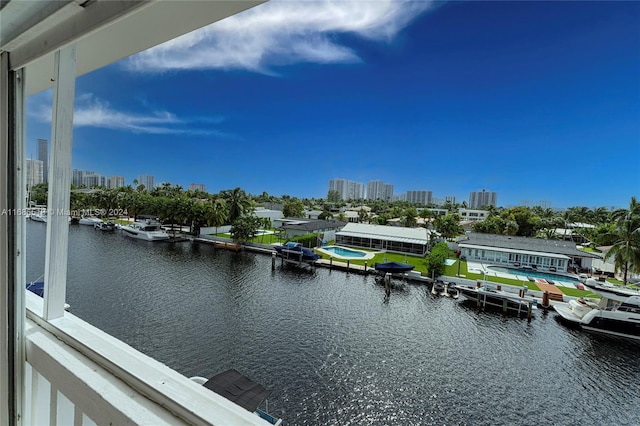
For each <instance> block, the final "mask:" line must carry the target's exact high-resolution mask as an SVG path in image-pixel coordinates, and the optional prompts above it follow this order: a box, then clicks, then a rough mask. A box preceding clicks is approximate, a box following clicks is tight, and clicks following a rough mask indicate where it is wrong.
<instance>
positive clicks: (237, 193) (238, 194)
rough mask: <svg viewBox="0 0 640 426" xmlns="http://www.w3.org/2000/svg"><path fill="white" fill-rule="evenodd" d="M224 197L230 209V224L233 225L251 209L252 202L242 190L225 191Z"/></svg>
mask: <svg viewBox="0 0 640 426" xmlns="http://www.w3.org/2000/svg"><path fill="white" fill-rule="evenodd" d="M223 196H224V198H225V200H226V201H227V205H228V207H229V210H228V211H229V222H231V223H233V222H235V221H236V219H237V218H239V217H240V216H242V215H244V214H245V213H248V212H249V210H250V208H251V200H250V199H249V197H248V196H247V193H246V192H244V190H243V189H241V188H235V189H233V190H231V191H224V192H223Z"/></svg>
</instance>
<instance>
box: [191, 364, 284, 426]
mask: <svg viewBox="0 0 640 426" xmlns="http://www.w3.org/2000/svg"><path fill="white" fill-rule="evenodd" d="M191 380H192V381H194V382H196V383H198V384H199V385H203V386H204V387H205V388H207V389H209V390H211V391H213V392H215V393H217V394H218V395H221V396H223V397H225V398H227V399H228V400H229V401H231V402H233V403H234V404H237V405H239V406H241V407H242V408H244V409H245V410H248V411H250V412H252V413H255V414H256V415H257V416H259V417H260V418H261V419H263V420H264V421H265V422H266V423H268V424H270V425H275V426H279V425H281V424H282V419H278V418H276V417H273V416H272V415H270V414H268V413H267V411H268V408H267V409H266V410H261V409H260V408H258V407H259V406H260V405H261V404H262V403H263V402H264V401H266V399H267V397H268V396H269V395H270V394H271V391H270V390H267V389H265V388H264V386H262V385H261V384H259V383H256V382H254V381H253V380H251V379H249V378H248V377H246V376H243V375H242V374H240V373H239V372H237V371H236V370H234V369H230V370H227V371H224V372H222V373H218V374H216V375H215V376H213V377H211V378H210V379H207V378H205V377H200V376H195V377H191Z"/></svg>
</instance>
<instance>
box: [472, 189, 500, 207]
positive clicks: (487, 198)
mask: <svg viewBox="0 0 640 426" xmlns="http://www.w3.org/2000/svg"><path fill="white" fill-rule="evenodd" d="M497 204H498V193H496V192H489V191H485V190H484V189H483V190H482V191H472V192H471V193H470V194H469V208H470V209H481V208H484V207H487V206H496V205H497Z"/></svg>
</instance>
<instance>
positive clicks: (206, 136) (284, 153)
mask: <svg viewBox="0 0 640 426" xmlns="http://www.w3.org/2000/svg"><path fill="white" fill-rule="evenodd" d="M51 100H52V93H51V91H47V92H43V93H40V94H37V95H33V96H31V97H30V98H28V100H27V157H30V156H32V157H33V158H36V157H37V148H36V139H38V138H44V139H50V135H51V129H50V121H51V118H50V114H51ZM73 138H74V139H73V160H72V164H73V168H77V169H82V170H92V171H96V172H98V173H100V174H102V175H104V176H113V175H121V176H124V177H125V183H126V184H132V182H133V179H136V178H137V177H138V176H139V175H142V174H146V175H153V176H154V177H155V181H156V182H170V183H173V184H179V185H182V186H183V187H185V188H186V187H188V185H189V184H191V183H202V184H205V185H206V189H207V191H208V192H211V193H217V192H219V191H221V190H225V189H233V188H236V187H240V188H242V189H244V190H245V191H246V192H247V193H250V194H256V195H257V194H262V193H263V192H267V193H269V194H271V195H276V196H282V195H290V196H295V197H299V198H305V197H306V198H312V197H315V198H325V197H326V196H327V192H328V185H329V180H331V179H335V178H340V179H348V180H351V181H355V182H360V183H363V184H365V187H366V184H367V182H369V181H372V180H382V181H383V182H385V183H389V184H392V185H393V186H394V193H395V194H400V193H403V192H406V191H408V190H427V191H432V192H433V196H434V197H436V198H444V197H445V196H450V195H453V196H456V197H457V200H458V202H462V201H467V202H468V199H469V192H471V191H479V190H482V189H486V190H488V191H495V192H497V194H498V205H500V206H505V207H508V206H514V205H520V204H523V203H527V204H530V205H536V204H538V203H540V202H544V203H545V204H547V205H550V206H551V207H553V208H565V207H571V206H587V207H599V206H605V207H628V205H629V201H630V198H631V196H636V197H637V196H639V195H640V2H594V1H585V2H579V1H575V2H573V1H572V2H538V1H535V2H503V1H500V2H483V1H468V2H462V1H456V2H446V3H443V2H430V1H418V2H401V1H385V0H375V1H357V2H347V1H344V0H343V1H277V0H272V1H270V2H268V3H265V4H262V5H259V6H256V7H254V8H252V9H249V10H247V11H245V12H242V13H241V14H238V15H236V16H234V17H230V18H227V19H225V20H223V21H220V22H217V23H214V24H212V25H210V26H208V27H205V28H202V29H200V30H197V31H195V32H193V33H190V34H186V35H184V36H182V37H179V38H177V39H175V40H172V41H170V42H167V43H165V44H163V45H160V46H156V47H154V48H152V49H149V50H147V51H144V52H141V53H139V54H137V55H134V56H132V57H130V58H126V59H124V60H122V61H120V62H117V63H114V64H112V65H110V66H108V67H105V68H103V69H100V70H97V71H94V72H92V73H90V74H87V75H84V76H81V77H78V79H77V80H76V107H75V115H74V135H73Z"/></svg>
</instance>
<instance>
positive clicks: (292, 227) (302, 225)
mask: <svg viewBox="0 0 640 426" xmlns="http://www.w3.org/2000/svg"><path fill="white" fill-rule="evenodd" d="M344 225H345V222H342V221H340V220H333V219H331V220H320V219H306V218H286V219H276V220H274V221H273V226H274V227H275V228H278V229H281V230H282V232H283V237H284V238H286V239H289V238H293V237H299V236H302V235H309V234H329V233H330V234H331V235H333V233H334V232H335V231H337V230H339V229H342V227H343V226H344ZM326 239H327V238H325V240H326Z"/></svg>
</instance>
